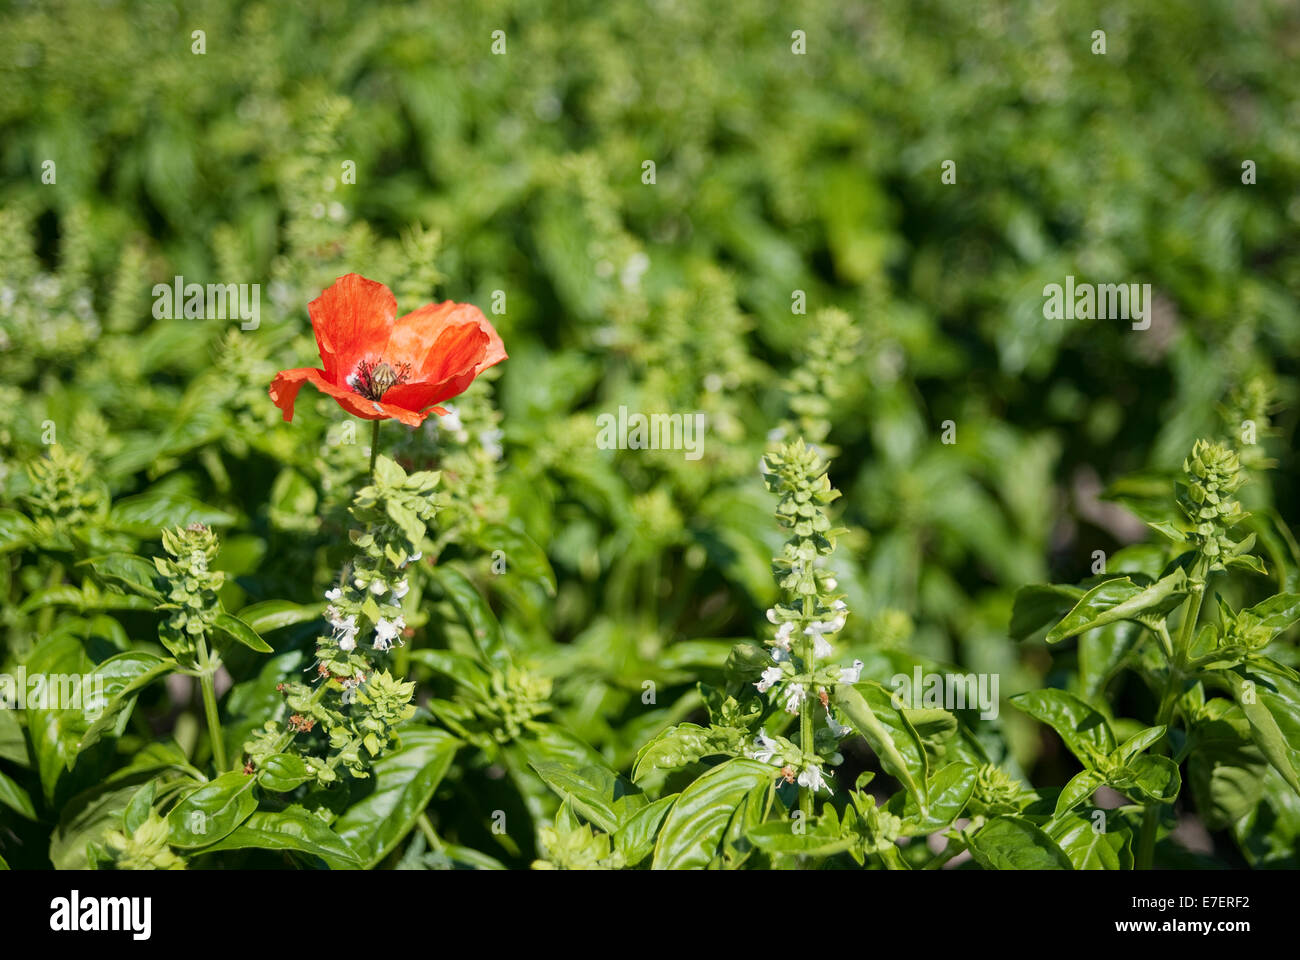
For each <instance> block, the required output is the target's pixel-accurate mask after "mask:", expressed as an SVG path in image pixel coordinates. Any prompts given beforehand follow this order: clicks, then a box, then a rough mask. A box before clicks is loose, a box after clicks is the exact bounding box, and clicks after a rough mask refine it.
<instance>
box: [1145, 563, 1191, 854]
mask: <svg viewBox="0 0 1300 960" xmlns="http://www.w3.org/2000/svg"><path fill="white" fill-rule="evenodd" d="M1200 563H1201V561H1200V559H1199V558H1198V559H1197V565H1198V566H1199V565H1200ZM1204 600H1205V575H1204V573H1202V572H1201V571H1199V570H1197V571H1196V574H1194V579H1193V582H1192V592H1191V595H1190V596H1188V598H1187V600H1186V601H1185V602H1184V603H1183V622H1182V623H1181V624H1180V625H1179V627H1178V640H1177V642H1176V644H1175V645H1174V656H1173V660H1172V661H1171V662H1170V664H1169V674H1168V676H1167V677H1166V678H1165V689H1164V693H1163V695H1162V696H1161V697H1160V710H1159V712H1157V713H1156V726H1157V727H1160V726H1163V727H1168V726H1169V724H1170V723H1171V722H1172V721H1173V719H1174V710H1175V709H1176V708H1177V706H1178V696H1179V694H1181V693H1182V688H1183V678H1184V675H1185V671H1186V669H1187V657H1188V654H1189V653H1190V651H1191V648H1192V638H1193V637H1194V636H1195V634H1196V621H1197V620H1199V619H1200V616H1201V604H1202V603H1203V602H1204ZM1168 735H1169V731H1168V730H1166V731H1165V737H1164V738H1162V740H1161V745H1160V746H1158V747H1157V748H1156V749H1158V750H1160V751H1161V752H1163V751H1164V747H1163V744H1164V743H1165V742H1167V740H1168ZM1160 806H1161V805H1160V804H1158V803H1148V804H1147V805H1146V810H1145V811H1144V812H1143V814H1142V833H1141V835H1140V836H1139V837H1138V850H1137V860H1136V863H1135V866H1136V867H1137V869H1139V870H1150V869H1151V864H1152V861H1153V860H1154V858H1155V850H1156V830H1157V828H1158V826H1159V823H1160Z"/></svg>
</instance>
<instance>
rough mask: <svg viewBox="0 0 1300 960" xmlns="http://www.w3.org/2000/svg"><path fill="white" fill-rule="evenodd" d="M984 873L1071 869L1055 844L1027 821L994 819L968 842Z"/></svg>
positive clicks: (1065, 857)
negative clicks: (985, 871) (989, 871)
mask: <svg viewBox="0 0 1300 960" xmlns="http://www.w3.org/2000/svg"><path fill="white" fill-rule="evenodd" d="M970 853H971V856H972V857H974V858H975V862H976V863H978V864H979V865H980V866H981V867H983V868H984V869H985V870H1073V869H1074V865H1073V864H1072V863H1071V862H1070V858H1069V857H1067V856H1066V855H1065V852H1064V851H1063V850H1062V849H1061V848H1060V847H1059V846H1058V845H1057V843H1056V841H1055V840H1053V839H1052V838H1051V837H1049V836H1048V835H1047V834H1045V833H1044V832H1043V831H1042V830H1040V829H1038V827H1036V826H1034V825H1033V824H1032V823H1030V822H1029V821H1028V820H1021V819H1018V818H1014V817H994V818H993V819H992V820H990V821H989V822H988V823H987V824H985V825H984V827H983V829H981V830H980V832H979V833H977V834H975V836H974V837H973V838H972V839H971V841H970Z"/></svg>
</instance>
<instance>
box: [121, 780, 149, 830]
mask: <svg viewBox="0 0 1300 960" xmlns="http://www.w3.org/2000/svg"><path fill="white" fill-rule="evenodd" d="M157 793H158V781H157V780H156V779H155V780H150V781H149V782H148V783H146V784H145V785H144V786H143V787H141V788H140V789H139V790H137V791H136V792H135V794H134V795H133V796H132V797H131V801H130V803H128V804H127V805H126V810H124V811H123V812H122V827H123V828H124V829H125V830H126V832H127V833H135V831H136V830H138V829H139V828H140V825H141V824H143V823H144V822H145V821H146V820H148V819H149V813H150V812H151V811H152V810H153V801H154V797H155V796H157Z"/></svg>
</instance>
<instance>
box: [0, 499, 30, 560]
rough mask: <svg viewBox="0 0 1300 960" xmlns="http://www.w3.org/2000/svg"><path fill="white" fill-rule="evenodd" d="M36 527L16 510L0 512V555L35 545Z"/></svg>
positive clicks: (6, 509)
mask: <svg viewBox="0 0 1300 960" xmlns="http://www.w3.org/2000/svg"><path fill="white" fill-rule="evenodd" d="M36 538H37V531H36V525H35V524H34V523H32V522H31V521H30V520H28V519H27V517H25V516H23V514H21V513H19V512H18V511H17V510H10V509H8V508H5V509H2V510H0V554H5V553H8V552H9V551H11V550H21V549H22V548H23V547H25V546H28V545H29V544H32V543H35V542H36Z"/></svg>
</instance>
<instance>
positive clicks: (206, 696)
mask: <svg viewBox="0 0 1300 960" xmlns="http://www.w3.org/2000/svg"><path fill="white" fill-rule="evenodd" d="M198 653H199V687H200V688H201V689H202V691H203V713H204V715H205V716H206V717H207V721H208V739H209V740H211V741H212V764H213V766H215V767H216V768H217V773H219V774H221V773H225V772H226V741H225V739H224V738H223V737H222V735H221V717H220V715H219V714H218V713H217V689H216V686H215V685H214V684H213V677H214V676H215V675H216V672H217V671H216V669H215V668H214V667H213V666H212V664H211V663H210V662H209V660H208V640H207V637H204V636H200V637H199V642H198Z"/></svg>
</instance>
